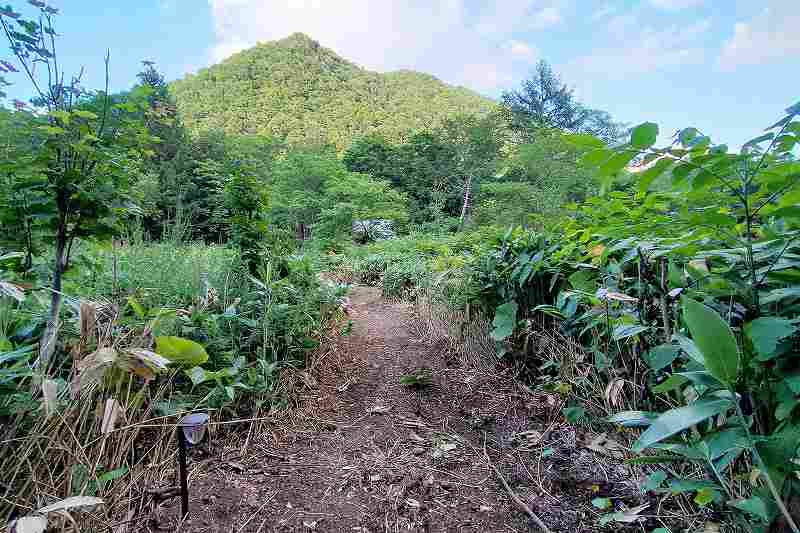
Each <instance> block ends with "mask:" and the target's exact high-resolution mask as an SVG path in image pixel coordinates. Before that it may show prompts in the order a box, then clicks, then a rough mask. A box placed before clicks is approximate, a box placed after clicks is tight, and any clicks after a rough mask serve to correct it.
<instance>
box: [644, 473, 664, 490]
mask: <svg viewBox="0 0 800 533" xmlns="http://www.w3.org/2000/svg"><path fill="white" fill-rule="evenodd" d="M666 480H667V473H666V472H664V471H663V470H656V471H655V472H653V473H652V474H650V475H649V476H647V479H646V480H645V481H644V485H643V488H644V489H645V490H656V489H657V488H660V487H661V485H662V484H663V483H664V482H665V481H666Z"/></svg>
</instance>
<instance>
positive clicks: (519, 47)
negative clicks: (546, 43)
mask: <svg viewBox="0 0 800 533" xmlns="http://www.w3.org/2000/svg"><path fill="white" fill-rule="evenodd" d="M507 48H508V51H509V52H510V53H511V55H512V56H513V57H515V58H517V59H523V60H526V61H531V60H533V59H535V58H536V57H537V56H538V55H539V53H538V51H537V50H536V49H535V48H534V47H532V46H531V45H529V44H528V43H525V42H522V41H509V43H508V45H507Z"/></svg>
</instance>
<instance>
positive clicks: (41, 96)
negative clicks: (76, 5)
mask: <svg viewBox="0 0 800 533" xmlns="http://www.w3.org/2000/svg"><path fill="white" fill-rule="evenodd" d="M31 4H32V5H34V6H35V7H36V8H37V11H38V13H37V14H36V15H35V16H34V17H33V18H31V19H26V18H23V16H22V15H21V14H20V13H18V12H16V11H15V10H14V9H13V8H12V7H10V6H7V7H5V8H2V9H0V24H1V25H2V28H3V31H4V33H5V36H6V38H7V39H8V42H9V44H10V46H11V51H12V53H13V55H14V57H15V59H16V61H17V64H18V65H19V69H21V70H22V71H24V72H25V74H26V75H27V77H28V80H29V81H30V83H31V85H32V87H33V89H34V92H35V97H34V99H33V102H34V105H35V106H36V107H37V108H39V109H40V110H41V113H43V114H44V115H45V116H46V118H45V123H44V124H41V125H40V126H38V131H39V133H40V134H42V135H43V140H42V146H41V148H40V149H39V150H38V152H37V158H36V165H37V167H38V169H39V170H40V174H39V175H38V176H39V179H40V180H41V187H42V188H43V190H44V191H46V194H47V197H48V198H49V199H50V200H51V201H52V202H53V207H54V209H53V211H52V212H51V213H49V217H48V220H47V227H48V230H49V232H50V234H51V238H52V239H53V245H54V248H55V257H54V260H53V274H52V286H51V294H52V297H51V303H50V312H49V318H48V323H47V328H46V330H45V334H44V337H43V338H42V341H41V347H40V357H39V363H38V364H39V367H40V369H41V371H42V372H45V371H46V369H47V367H48V365H49V364H50V363H51V359H52V355H53V353H54V351H55V344H56V337H57V332H58V329H59V314H60V310H61V302H62V286H61V285H62V278H63V275H64V271H65V270H66V268H67V265H68V261H69V254H70V249H71V244H72V242H73V241H74V240H75V239H76V238H102V237H106V236H109V235H111V234H112V233H113V230H114V223H115V220H116V219H117V216H118V215H120V214H121V213H123V212H124V211H126V210H127V209H128V208H129V207H130V206H129V203H128V192H129V191H130V187H131V185H132V183H133V182H134V181H135V179H136V177H137V176H138V175H139V173H140V171H141V165H142V161H143V160H144V159H145V158H146V157H147V156H148V155H150V153H151V152H149V151H148V149H147V146H148V145H149V142H150V135H149V134H148V131H147V128H146V127H145V126H144V124H143V122H142V121H141V120H140V117H141V108H142V106H143V104H144V103H145V98H146V96H147V90H144V89H140V90H137V91H134V92H133V93H131V94H130V95H129V96H128V97H127V98H126V99H125V100H124V101H121V100H116V99H114V98H113V97H112V96H111V95H110V94H109V93H108V62H109V57H108V55H107V56H106V60H105V65H106V87H105V90H103V91H100V92H98V93H88V92H86V91H85V90H84V89H83V88H82V86H81V76H80V74H79V75H77V76H74V77H72V78H71V79H66V78H65V74H64V73H63V71H62V69H61V63H60V62H59V55H58V49H57V46H56V35H57V34H56V31H55V29H54V27H53V23H54V21H55V16H56V15H57V13H58V10H57V9H55V8H53V7H50V6H48V5H47V4H46V3H45V2H42V1H35V2H31Z"/></svg>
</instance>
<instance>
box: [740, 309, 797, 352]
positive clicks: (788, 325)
mask: <svg viewBox="0 0 800 533" xmlns="http://www.w3.org/2000/svg"><path fill="white" fill-rule="evenodd" d="M796 329H797V328H796V326H795V325H794V324H793V323H792V321H791V320H788V319H786V318H779V317H776V316H767V317H761V318H757V319H755V320H753V321H752V322H748V323H747V324H745V326H744V333H745V335H747V338H748V339H750V342H752V343H753V349H754V350H755V352H756V355H757V357H756V358H757V359H758V360H759V361H768V360H770V359H772V358H773V357H775V348H777V346H778V341H780V340H781V339H785V338H786V337H789V336H791V335H792V334H793V333H794V332H795V330H796Z"/></svg>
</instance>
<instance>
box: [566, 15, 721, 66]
mask: <svg viewBox="0 0 800 533" xmlns="http://www.w3.org/2000/svg"><path fill="white" fill-rule="evenodd" d="M612 22H613V24H612V23H609V37H611V38H612V39H611V42H612V45H611V46H609V47H606V48H602V49H598V50H596V51H594V52H593V53H592V54H590V55H586V56H583V57H579V58H577V59H575V60H574V61H572V62H571V63H570V64H569V65H568V67H567V70H568V71H570V72H571V73H574V74H575V75H576V78H577V77H580V78H587V77H591V76H592V75H603V76H606V77H610V78H618V79H621V78H624V77H626V76H630V75H640V74H646V73H649V72H655V71H659V70H663V69H666V68H670V67H675V66H678V65H684V64H689V63H700V62H702V61H703V60H704V58H705V52H704V49H703V47H702V43H700V42H699V39H700V37H701V36H702V35H703V34H704V33H706V32H707V31H708V30H709V28H710V26H711V24H710V21H709V20H701V21H698V22H697V23H695V24H693V25H691V26H688V27H679V26H670V27H666V28H663V29H654V28H651V27H647V26H645V27H642V28H639V27H638V26H637V19H636V18H635V17H632V16H630V15H627V16H621V17H617V18H616V19H615V20H613V21H612Z"/></svg>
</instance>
